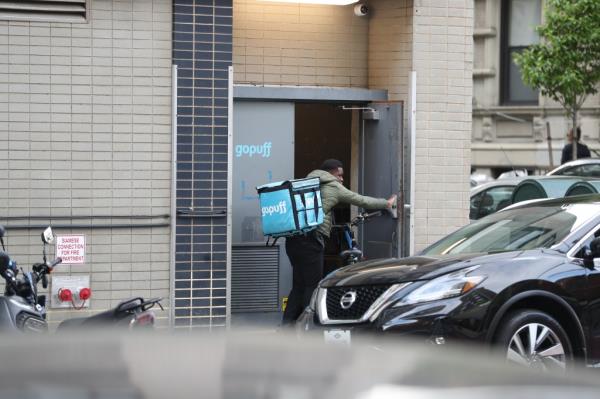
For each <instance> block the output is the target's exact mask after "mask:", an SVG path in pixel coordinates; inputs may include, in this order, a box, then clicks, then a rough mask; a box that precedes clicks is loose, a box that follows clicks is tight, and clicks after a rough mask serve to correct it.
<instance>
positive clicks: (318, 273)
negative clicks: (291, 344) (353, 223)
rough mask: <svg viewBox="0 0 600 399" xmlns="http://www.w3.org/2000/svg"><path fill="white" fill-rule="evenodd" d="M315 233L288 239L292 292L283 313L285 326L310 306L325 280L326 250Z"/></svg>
mask: <svg viewBox="0 0 600 399" xmlns="http://www.w3.org/2000/svg"><path fill="white" fill-rule="evenodd" d="M316 234H318V233H315V232H311V233H309V234H307V235H305V236H297V237H291V238H287V239H286V241H285V250H286V252H287V255H288V258H290V262H291V264H292V269H293V282H292V291H291V292H290V295H289V296H288V301H287V306H286V308H285V312H284V313H283V322H282V324H283V325H286V324H288V325H289V324H292V323H293V322H294V321H296V319H297V318H298V317H299V316H300V315H301V314H302V311H303V310H304V308H306V307H307V306H308V303H309V302H310V297H311V296H312V293H313V291H314V290H315V288H317V285H318V284H319V281H321V279H322V278H323V254H324V248H323V245H322V244H321V242H319V241H318V240H317V237H316Z"/></svg>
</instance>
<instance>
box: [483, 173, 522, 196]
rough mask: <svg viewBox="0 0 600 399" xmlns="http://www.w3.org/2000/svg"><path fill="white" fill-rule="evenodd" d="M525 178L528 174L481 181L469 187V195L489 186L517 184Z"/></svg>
mask: <svg viewBox="0 0 600 399" xmlns="http://www.w3.org/2000/svg"><path fill="white" fill-rule="evenodd" d="M526 178H528V176H523V177H516V178H511V179H499V180H494V181H490V182H487V183H483V184H480V185H478V186H475V187H471V196H473V195H475V194H477V193H480V192H482V191H484V190H487V189H488V188H491V187H499V186H516V185H517V184H519V183H520V182H521V181H523V180H524V179H526Z"/></svg>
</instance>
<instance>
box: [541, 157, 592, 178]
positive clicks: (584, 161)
mask: <svg viewBox="0 0 600 399" xmlns="http://www.w3.org/2000/svg"><path fill="white" fill-rule="evenodd" d="M581 165H600V159H598V158H584V159H577V160H575V161H570V162H566V163H564V164H562V165H560V166H558V167H556V168H554V169H552V170H551V171H550V172H548V173H546V176H552V175H561V174H563V173H564V172H565V171H566V170H568V169H571V168H574V167H576V166H581Z"/></svg>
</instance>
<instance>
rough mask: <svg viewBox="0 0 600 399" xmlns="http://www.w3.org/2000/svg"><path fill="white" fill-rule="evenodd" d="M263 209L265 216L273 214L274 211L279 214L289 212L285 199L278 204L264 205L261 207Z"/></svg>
mask: <svg viewBox="0 0 600 399" xmlns="http://www.w3.org/2000/svg"><path fill="white" fill-rule="evenodd" d="M261 210H262V215H263V216H266V215H269V216H271V215H273V214H274V213H279V214H281V215H283V214H285V213H286V212H287V207H286V204H285V201H281V202H279V204H277V205H271V206H263V207H262V208H261Z"/></svg>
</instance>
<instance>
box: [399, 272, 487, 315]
mask: <svg viewBox="0 0 600 399" xmlns="http://www.w3.org/2000/svg"><path fill="white" fill-rule="evenodd" d="M477 268H479V266H472V267H468V268H466V269H461V270H458V271H455V272H452V273H448V274H444V275H443V276H440V277H438V278H435V279H433V280H431V281H429V282H427V283H425V284H423V285H422V286H420V287H419V288H417V289H416V290H414V291H412V292H411V293H410V294H408V295H407V296H405V297H404V298H402V299H400V301H398V302H397V303H396V304H395V305H394V306H404V305H412V304H415V303H420V302H430V301H437V300H440V299H446V298H452V297H456V296H460V295H464V294H466V293H467V292H469V291H471V290H472V289H473V288H475V287H476V286H477V285H479V284H480V283H481V282H482V281H483V280H485V278H486V277H485V276H477V275H476V276H467V274H469V273H471V272H472V271H474V270H476V269H477Z"/></svg>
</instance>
